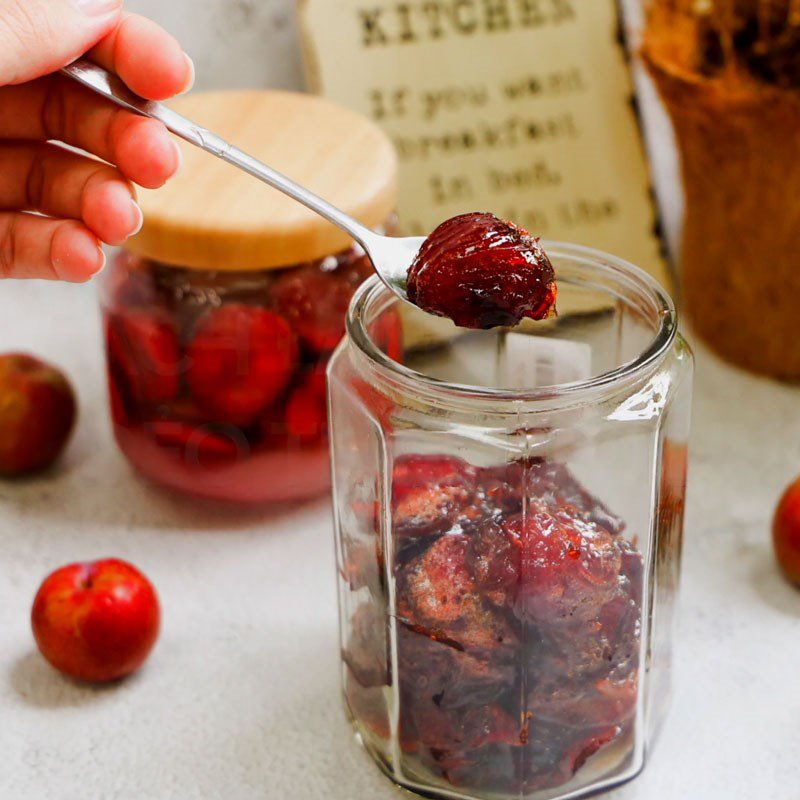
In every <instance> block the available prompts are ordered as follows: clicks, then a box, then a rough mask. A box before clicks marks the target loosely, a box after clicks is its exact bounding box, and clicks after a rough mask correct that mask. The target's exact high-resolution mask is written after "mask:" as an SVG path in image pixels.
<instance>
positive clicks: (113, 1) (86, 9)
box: [72, 0, 122, 17]
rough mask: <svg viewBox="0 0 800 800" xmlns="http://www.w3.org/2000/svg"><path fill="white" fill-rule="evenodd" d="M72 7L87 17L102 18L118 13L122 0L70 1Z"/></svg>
mask: <svg viewBox="0 0 800 800" xmlns="http://www.w3.org/2000/svg"><path fill="white" fill-rule="evenodd" d="M72 5H73V6H74V7H75V8H77V9H78V11H80V12H81V13H83V14H86V16H87V17H102V16H105V15H106V14H111V13H112V12H114V11H119V9H120V8H121V7H122V0H72Z"/></svg>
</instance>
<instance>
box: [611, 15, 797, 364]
mask: <svg viewBox="0 0 800 800" xmlns="http://www.w3.org/2000/svg"><path fill="white" fill-rule="evenodd" d="M626 6H627V7H628V13H629V23H630V28H631V31H632V35H633V41H634V46H635V50H636V51H637V52H638V53H639V54H640V55H641V57H642V60H643V62H644V66H645V68H646V70H645V72H646V75H647V76H649V79H650V81H652V83H653V84H654V85H655V88H656V90H657V92H656V93H657V95H658V97H660V99H661V102H662V103H663V107H664V109H666V112H667V115H668V117H669V119H670V121H671V123H672V129H673V132H674V135H675V140H676V144H677V150H678V154H679V157H680V180H681V183H682V187H683V195H684V200H685V208H684V212H683V230H682V242H681V244H680V253H679V262H680V277H681V291H682V298H683V301H684V303H685V307H686V311H687V314H688V315H689V316H690V317H691V321H692V327H693V330H695V331H696V332H697V333H698V334H699V335H700V336H702V338H703V339H704V340H705V341H706V342H707V343H708V344H709V345H710V346H711V347H713V348H714V350H715V351H716V352H717V353H719V354H720V355H721V356H723V357H724V358H726V359H727V360H729V361H731V362H733V363H735V364H738V365H740V366H742V367H745V368H747V369H750V370H752V371H755V372H760V373H765V374H768V375H772V376H775V377H779V378H788V379H797V378H798V377H800V338H799V337H798V336H797V335H796V328H797V307H798V303H800V278H798V275H800V257H798V251H797V246H796V238H797V230H798V229H799V228H800V202H798V201H797V200H796V199H795V196H794V194H793V192H786V191H780V190H779V189H778V187H784V186H785V187H790V186H796V185H797V183H798V181H800V139H798V137H797V135H796V133H795V132H796V130H797V128H798V126H800V6H799V5H798V4H797V2H795V0H704V2H697V1H696V0H626ZM643 88H644V89H646V90H647V91H648V94H651V93H652V92H650V91H649V90H650V87H649V86H647V85H646V84H645V85H643ZM656 93H652V94H656ZM642 108H643V111H645V113H646V115H647V117H648V120H651V121H652V122H653V123H654V125H655V126H657V127H660V119H659V117H660V116H661V113H660V110H658V105H657V104H654V103H652V102H647V103H644V104H642ZM657 127H656V128H655V129H657ZM660 150H661V152H660V153H659V154H658V155H659V156H661V157H663V155H664V153H665V150H664V149H663V148H660ZM662 166H664V167H668V168H669V167H671V165H667V164H666V163H664V164H663V165H662Z"/></svg>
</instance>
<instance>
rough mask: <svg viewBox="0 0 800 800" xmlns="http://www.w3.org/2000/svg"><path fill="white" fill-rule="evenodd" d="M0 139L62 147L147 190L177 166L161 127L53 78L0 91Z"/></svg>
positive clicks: (177, 157)
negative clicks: (100, 162) (116, 171)
mask: <svg viewBox="0 0 800 800" xmlns="http://www.w3.org/2000/svg"><path fill="white" fill-rule="evenodd" d="M0 2H2V0H0ZM0 139H41V140H44V139H57V140H59V141H62V142H66V143H67V144H70V145H72V146H73V147H79V148H80V149H81V150H86V151H87V152H91V153H94V154H95V155H96V156H98V157H99V158H102V159H103V160H104V161H108V162H110V163H113V164H116V165H117V166H118V168H119V170H120V171H121V172H122V174H123V175H125V177H126V178H128V179H129V180H131V181H133V182H134V183H137V184H139V185H140V186H144V187H145V188H147V189H157V188H158V187H159V186H162V185H163V184H164V183H165V182H166V181H167V180H168V179H169V178H170V177H171V176H172V175H174V174H175V172H177V170H178V167H179V166H180V161H181V156H180V150H179V149H178V146H177V144H176V143H175V142H174V141H173V140H172V138H171V137H170V135H169V133H167V130H166V128H164V126H163V125H162V124H161V123H160V122H157V121H156V120H152V119H147V118H146V117H141V116H139V115H138V114H133V113H131V112H129V111H124V110H122V109H120V108H117V107H116V106H113V105H111V104H110V103H107V102H105V101H104V100H103V99H102V98H100V97H98V96H97V95H95V94H94V93H93V92H91V91H90V90H89V89H86V88H85V87H83V86H78V85H77V84H75V83H73V82H72V81H69V80H68V79H66V78H63V77H61V76H58V75H53V76H49V77H47V78H41V79H39V80H37V81H33V82H31V83H29V84H26V85H24V86H5V87H2V88H0Z"/></svg>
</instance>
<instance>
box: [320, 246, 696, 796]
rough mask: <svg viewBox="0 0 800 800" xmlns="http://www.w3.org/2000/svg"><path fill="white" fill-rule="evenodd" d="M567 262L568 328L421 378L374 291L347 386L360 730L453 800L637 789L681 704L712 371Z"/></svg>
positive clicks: (595, 259)
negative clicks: (678, 680)
mask: <svg viewBox="0 0 800 800" xmlns="http://www.w3.org/2000/svg"><path fill="white" fill-rule="evenodd" d="M548 251H549V253H550V255H551V258H552V260H553V263H554V266H555V267H556V272H557V276H558V281H559V305H560V316H559V317H558V318H557V319H556V320H553V321H549V322H545V323H536V324H532V325H528V326H525V327H522V328H517V329H514V330H499V331H482V332H464V334H463V335H461V336H459V337H458V338H456V339H453V340H451V341H448V342H445V343H440V344H439V345H438V346H436V347H434V348H430V349H427V350H420V351H417V352H411V353H406V365H405V366H403V365H401V364H400V363H398V362H397V361H396V360H395V359H394V358H393V357H392V355H391V354H388V353H387V352H386V350H385V348H384V347H382V346H381V344H380V342H378V341H377V340H376V332H378V331H380V329H381V328H382V327H383V325H384V322H383V320H384V319H385V315H387V314H392V313H393V311H394V309H395V306H396V300H395V298H394V297H393V296H392V295H391V294H390V293H389V292H388V291H387V290H386V289H384V288H383V286H382V285H381V284H380V283H378V282H377V280H374V279H373V280H371V281H369V282H368V283H366V284H365V285H364V286H362V287H361V289H360V290H359V292H358V295H357V297H356V299H355V300H354V302H353V305H352V306H351V310H350V314H349V318H348V336H347V338H346V339H345V340H344V341H343V342H342V344H341V345H340V346H339V348H338V350H337V352H336V354H335V355H334V357H333V359H332V362H331V365H330V367H329V392H330V403H331V412H332V432H331V433H332V455H333V472H334V498H335V520H336V542H337V559H338V569H339V575H340V580H339V597H340V611H341V634H342V654H343V665H342V676H343V684H344V695H345V700H346V706H347V711H348V713H349V715H350V717H351V719H352V721H353V724H354V726H355V729H356V731H357V732H358V734H359V736H360V738H361V741H362V742H363V744H364V746H365V747H366V749H367V750H368V752H369V753H370V754H371V755H372V757H373V758H374V759H375V761H376V762H377V763H378V765H379V766H380V768H381V769H382V770H383V771H384V772H385V773H386V774H387V775H388V776H389V777H390V778H392V779H393V780H394V781H396V782H397V783H398V784H400V785H402V786H404V787H406V788H409V789H413V790H418V791H420V792H423V793H425V794H429V795H433V796H437V797H443V798H475V799H476V800H477V799H479V798H480V799H483V798H486V799H487V800H488V798H493V799H494V800H497V799H498V798H520V797H525V798H529V797H530V798H537V800H539V799H540V798H541V799H544V798H547V799H548V800H549V799H550V798H565V797H575V796H578V795H581V794H584V793H590V792H594V791H597V790H598V789H602V788H606V787H609V786H611V785H614V784H617V783H620V782H622V781H625V780H627V779H629V778H631V777H633V776H635V775H636V774H637V773H638V772H639V771H640V770H641V769H642V767H643V765H644V760H645V755H646V752H647V750H648V745H649V744H650V743H651V742H652V740H653V737H654V735H655V732H656V731H657V729H658V727H659V724H660V722H661V720H662V718H663V715H664V711H665V708H666V701H667V700H668V697H669V683H670V653H671V646H672V628H673V616H674V613H673V612H674V601H675V594H676V590H677V583H678V573H679V562H680V552H681V534H682V524H683V503H684V493H685V478H686V452H687V436H688V429H689V415H690V401H691V386H692V355H691V352H690V350H689V348H688V346H687V345H686V343H685V342H684V341H683V339H682V338H681V337H680V335H679V334H678V333H677V324H676V316H675V310H674V307H673V305H672V302H671V301H670V300H669V298H668V297H667V296H666V295H665V294H664V293H663V291H662V290H661V289H660V288H659V287H658V285H657V284H655V283H654V282H653V281H652V280H651V279H650V278H649V277H647V276H646V275H645V274H644V273H643V272H641V271H639V270H637V269H636V268H634V267H632V266H631V265H629V264H627V263H625V262H622V261H619V260H617V259H614V258H612V257H610V256H605V255H603V254H601V253H597V252H594V251H591V250H588V249H585V248H581V247H576V246H567V245H555V244H554V245H551V246H550V247H549V248H548Z"/></svg>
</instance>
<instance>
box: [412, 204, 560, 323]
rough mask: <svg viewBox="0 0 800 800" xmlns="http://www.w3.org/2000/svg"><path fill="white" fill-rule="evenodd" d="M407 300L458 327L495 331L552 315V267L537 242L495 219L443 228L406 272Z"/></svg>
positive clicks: (477, 216) (472, 218) (476, 216)
mask: <svg viewBox="0 0 800 800" xmlns="http://www.w3.org/2000/svg"><path fill="white" fill-rule="evenodd" d="M407 293H408V299H409V300H410V301H411V302H412V303H414V304H415V305H417V306H419V307H420V308H421V309H422V310H423V311H427V312H428V313H430V314H435V315H437V316H440V317H449V318H450V319H452V320H453V322H455V324H456V325H458V326H460V327H462V328H495V327H498V326H511V325H517V324H519V323H520V322H521V321H522V320H523V319H524V318H526V317H527V318H530V319H534V320H540V319H545V318H547V317H548V316H550V315H551V314H552V313H553V310H554V306H555V301H556V281H555V272H554V270H553V265H552V264H551V263H550V259H549V258H548V257H547V254H546V253H545V252H544V249H543V248H542V245H541V243H540V242H539V240H538V239H537V238H535V237H533V236H531V235H530V234H529V233H528V232H527V231H524V230H523V229H522V228H518V227H517V226H516V225H514V224H513V223H511V222H506V221H505V220H502V219H499V218H498V217H496V216H494V215H493V214H486V213H473V214H462V215H461V216H458V217H453V218H452V219H449V220H447V221H446V222H444V223H442V224H441V225H440V226H439V227H438V228H437V229H436V230H435V231H434V232H433V233H432V234H431V235H430V236H429V237H428V238H427V239H426V240H425V243H424V244H423V245H422V248H421V249H420V251H419V253H417V256H416V258H415V259H414V262H413V263H412V265H411V269H410V270H409V272H408V285H407Z"/></svg>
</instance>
